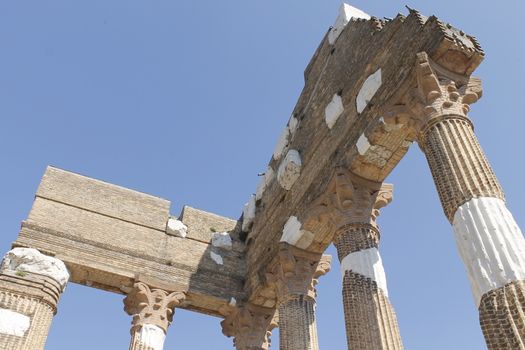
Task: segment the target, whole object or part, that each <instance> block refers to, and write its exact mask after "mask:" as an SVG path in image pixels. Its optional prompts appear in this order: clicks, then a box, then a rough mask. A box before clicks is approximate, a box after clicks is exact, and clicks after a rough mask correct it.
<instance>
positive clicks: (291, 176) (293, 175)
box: [277, 149, 302, 190]
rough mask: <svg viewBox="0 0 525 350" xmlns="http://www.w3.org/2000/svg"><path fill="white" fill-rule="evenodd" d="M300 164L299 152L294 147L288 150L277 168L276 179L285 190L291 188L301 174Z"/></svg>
mask: <svg viewBox="0 0 525 350" xmlns="http://www.w3.org/2000/svg"><path fill="white" fill-rule="evenodd" d="M301 166H302V163H301V156H299V152H297V151H296V150H294V149H291V150H289V151H288V153H286V157H284V159H283V160H282V161H281V164H280V165H279V169H278V170H277V180H278V181H279V184H280V185H281V187H282V188H284V189H285V190H290V189H291V188H292V186H293V184H294V183H295V181H296V180H297V179H298V178H299V175H301Z"/></svg>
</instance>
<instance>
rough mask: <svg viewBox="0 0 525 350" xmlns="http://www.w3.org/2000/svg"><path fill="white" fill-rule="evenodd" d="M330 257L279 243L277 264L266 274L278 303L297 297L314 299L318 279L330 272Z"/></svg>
mask: <svg viewBox="0 0 525 350" xmlns="http://www.w3.org/2000/svg"><path fill="white" fill-rule="evenodd" d="M330 264H331V256H329V255H322V254H319V253H312V252H308V251H305V250H302V249H299V248H297V247H294V246H292V245H289V244H287V243H284V242H281V243H280V248H279V256H278V262H277V263H276V264H275V265H274V266H273V268H272V269H271V271H270V272H269V273H267V275H266V278H267V281H268V283H269V284H270V285H272V286H273V288H274V291H275V293H276V295H277V299H278V302H280V303H282V302H284V301H285V300H287V299H288V298H290V297H294V296H297V295H303V296H308V297H310V298H312V299H315V297H316V291H315V285H316V284H317V283H318V279H319V277H321V276H322V275H324V274H326V273H327V272H328V271H329V270H330Z"/></svg>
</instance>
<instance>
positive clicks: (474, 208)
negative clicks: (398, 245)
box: [416, 53, 525, 350]
mask: <svg viewBox="0 0 525 350" xmlns="http://www.w3.org/2000/svg"><path fill="white" fill-rule="evenodd" d="M417 79H418V88H419V95H420V96H422V97H423V99H422V101H421V102H422V104H423V108H420V109H419V110H420V111H421V115H420V116H418V117H416V119H418V120H419V122H420V124H419V125H421V130H420V132H419V138H418V142H419V145H420V147H421V149H422V150H423V151H424V152H425V155H426V157H427V160H428V164H429V166H430V170H431V172H432V176H433V178H434V182H435V184H436V188H437V191H438V193H439V197H440V200H441V204H442V206H443V210H444V211H445V214H446V216H447V218H448V219H449V221H450V222H451V223H452V224H453V228H454V233H455V237H456V243H457V246H458V250H459V253H460V255H461V258H462V259H463V262H464V264H465V267H466V269H467V273H468V276H469V280H470V284H471V286H472V292H473V295H474V300H475V302H476V305H477V306H478V308H479V313H480V322H481V327H482V329H483V333H484V335H485V340H486V342H487V345H488V348H489V350H500V349H509V350H510V349H524V350H525V345H524V344H525V298H524V297H523V296H524V295H525V289H524V281H525V240H524V238H523V234H522V232H521V230H520V229H519V227H518V225H517V224H516V222H515V221H514V218H513V217H512V215H511V214H510V212H509V211H508V209H507V208H506V206H505V202H504V195H503V191H502V189H501V186H500V184H499V183H498V180H497V178H496V176H495V175H494V172H493V170H492V168H491V167H490V165H489V163H488V161H487V159H486V157H485V155H484V153H483V151H482V149H481V147H480V145H479V142H478V140H477V139H476V136H475V134H474V131H473V128H472V125H471V122H470V120H469V119H468V118H467V115H466V114H467V112H468V111H469V104H470V103H473V102H475V101H476V100H477V99H478V98H479V97H480V96H481V83H480V82H479V80H477V79H474V78H470V77H463V78H461V77H459V78H458V76H457V75H454V74H453V73H450V72H447V71H446V70H445V69H443V68H442V67H438V66H437V65H436V64H435V63H434V62H432V61H431V60H430V59H429V58H428V56H427V55H426V54H424V53H421V54H419V56H418V67H417Z"/></svg>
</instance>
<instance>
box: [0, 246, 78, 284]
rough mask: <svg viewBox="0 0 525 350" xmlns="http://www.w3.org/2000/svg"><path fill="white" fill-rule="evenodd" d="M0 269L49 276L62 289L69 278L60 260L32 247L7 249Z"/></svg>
mask: <svg viewBox="0 0 525 350" xmlns="http://www.w3.org/2000/svg"><path fill="white" fill-rule="evenodd" d="M0 271H15V272H16V271H24V272H30V273H34V274H38V275H44V276H47V277H51V278H53V279H54V280H55V281H57V282H58V283H59V284H60V286H61V287H62V289H63V288H64V287H65V286H66V283H67V281H68V280H69V272H68V271H67V268H66V265H64V263H63V262H62V260H59V259H57V258H53V257H51V256H47V255H44V254H42V253H40V252H39V251H38V250H36V249H33V248H14V249H12V250H10V251H8V252H7V254H6V255H5V256H4V260H3V261H2V266H1V267H0Z"/></svg>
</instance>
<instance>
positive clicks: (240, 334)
mask: <svg viewBox="0 0 525 350" xmlns="http://www.w3.org/2000/svg"><path fill="white" fill-rule="evenodd" d="M227 313H228V315H227V316H226V317H225V319H224V320H223V321H222V322H221V326H222V333H223V334H224V335H226V336H227V337H234V339H233V344H234V345H235V349H237V350H268V349H269V348H270V336H271V334H272V333H271V330H272V329H273V328H275V327H276V326H277V323H276V310H275V309H270V308H265V307H260V306H256V305H252V304H245V305H242V306H238V307H232V308H230V310H229V311H228V312H227Z"/></svg>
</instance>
